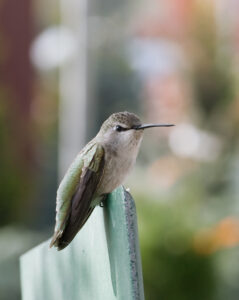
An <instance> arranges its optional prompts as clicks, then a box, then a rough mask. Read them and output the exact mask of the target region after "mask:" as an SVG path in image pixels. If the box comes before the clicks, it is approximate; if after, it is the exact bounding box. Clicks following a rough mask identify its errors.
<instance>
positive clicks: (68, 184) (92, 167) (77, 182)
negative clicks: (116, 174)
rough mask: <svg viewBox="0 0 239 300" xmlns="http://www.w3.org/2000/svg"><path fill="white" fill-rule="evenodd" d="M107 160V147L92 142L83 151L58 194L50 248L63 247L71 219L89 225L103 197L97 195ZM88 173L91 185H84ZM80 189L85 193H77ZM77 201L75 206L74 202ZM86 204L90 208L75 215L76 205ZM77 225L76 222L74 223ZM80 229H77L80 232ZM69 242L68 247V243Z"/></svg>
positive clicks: (67, 174)
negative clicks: (104, 163) (94, 210)
mask: <svg viewBox="0 0 239 300" xmlns="http://www.w3.org/2000/svg"><path fill="white" fill-rule="evenodd" d="M103 160H104V148H103V147H102V146H101V145H100V144H99V143H96V142H94V141H91V142H89V143H88V144H87V145H86V146H85V147H84V148H83V149H82V151H81V152H80V153H79V154H78V155H77V157H76V158H75V160H74V161H73V163H72V164H71V166H70V167H69V169H68V171H67V172H66V174H65V176H64V178H63V180H62V181H61V183H60V186H59V188H58V191H57V203H56V225H55V233H54V236H53V238H52V241H51V244H50V247H51V246H53V245H55V246H57V247H59V240H60V239H61V237H62V236H63V234H64V231H65V230H66V229H67V226H68V223H69V218H70V217H74V218H75V219H77V220H78V219H82V222H81V223H85V221H86V220H87V219H88V217H89V215H90V213H91V212H92V211H93V208H94V206H95V205H96V204H97V201H96V199H97V197H99V196H100V195H97V185H98V183H99V182H100V178H101V176H102V174H103V167H102V166H103V164H102V162H103ZM86 174H87V185H86V184H84V181H85V179H86V178H85V176H86ZM91 182H93V183H94V185H93V186H92V184H90V183H91ZM79 190H80V191H81V192H80V193H78V194H77V191H79ZM86 198H87V199H86ZM88 198H90V199H88ZM73 199H74V202H75V203H73ZM76 202H77V203H76ZM83 202H85V203H88V206H87V209H85V208H82V209H81V211H77V213H78V214H79V215H78V216H74V215H73V213H74V212H75V210H74V211H72V210H73V209H72V206H73V204H75V205H76V206H77V207H78V206H80V205H81V203H83ZM82 214H85V215H82ZM74 222H76V221H75V220H74ZM78 227H80V228H81V227H82V224H78ZM80 228H79V229H80ZM79 229H76V228H74V230H75V231H76V233H77V232H78V230H79ZM76 233H75V234H76ZM65 242H66V243H67V244H68V241H65Z"/></svg>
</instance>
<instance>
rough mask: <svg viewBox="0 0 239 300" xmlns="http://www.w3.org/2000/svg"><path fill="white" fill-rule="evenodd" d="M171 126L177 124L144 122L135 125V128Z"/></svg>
mask: <svg viewBox="0 0 239 300" xmlns="http://www.w3.org/2000/svg"><path fill="white" fill-rule="evenodd" d="M171 126H175V125H174V124H142V125H137V126H134V127H133V129H135V130H140V129H146V128H151V127H171Z"/></svg>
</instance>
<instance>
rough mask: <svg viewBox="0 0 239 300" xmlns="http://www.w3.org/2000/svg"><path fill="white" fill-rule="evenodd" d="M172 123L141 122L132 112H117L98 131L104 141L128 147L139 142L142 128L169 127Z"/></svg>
mask: <svg viewBox="0 0 239 300" xmlns="http://www.w3.org/2000/svg"><path fill="white" fill-rule="evenodd" d="M169 126H173V125H172V124H142V122H141V121H140V119H139V117H138V116H137V115H135V114H133V113H129V112H127V111H125V112H118V113H114V114H112V115H111V116H110V117H109V118H108V119H107V120H106V121H105V122H104V123H103V124H102V126H101V129H100V131H99V133H98V135H100V138H101V139H103V141H104V142H105V143H111V144H113V145H115V146H119V145H120V146H122V147H129V146H130V145H132V146H136V145H138V144H139V143H140V141H141V139H142V136H143V132H144V129H146V128H150V127H169Z"/></svg>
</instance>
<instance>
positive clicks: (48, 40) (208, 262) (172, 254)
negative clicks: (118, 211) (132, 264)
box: [0, 0, 239, 300]
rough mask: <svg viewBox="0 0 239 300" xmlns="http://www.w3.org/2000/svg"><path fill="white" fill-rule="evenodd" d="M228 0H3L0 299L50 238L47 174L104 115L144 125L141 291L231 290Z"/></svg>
mask: <svg viewBox="0 0 239 300" xmlns="http://www.w3.org/2000/svg"><path fill="white" fill-rule="evenodd" d="M238 10H239V2H238V1H235V0H203V1H202V0H191V1H190V0H168V1H163V0H141V1H134V0H131V1H124V0H122V1H116V0H97V1H96V0H92V1H88V3H87V0H81V1H75V0H69V1H64V0H62V1H60V2H59V1H56V0H42V1H39V0H38V1H37V0H22V1H17V0H2V1H1V3H0V70H1V72H0V170H1V172H0V186H1V188H0V201H1V202H0V299H1V300H5V299H8V300H16V299H20V280H19V265H18V259H19V255H21V254H22V253H24V252H25V251H27V250H29V249H30V248H31V247H33V246H35V245H37V244H38V243H40V242H42V241H44V239H46V238H49V237H50V235H51V234H52V233H53V226H54V219H55V194H56V189H57V184H58V181H59V180H60V179H61V178H62V176H63V174H64V172H65V170H66V169H67V166H68V165H69V163H70V162H71V161H72V159H73V158H74V156H75V155H76V153H77V152H78V151H79V150H80V149H81V147H82V146H83V145H84V144H85V143H86V142H87V141H88V140H89V139H91V138H92V137H93V136H94V135H95V134H96V132H97V131H98V129H99V126H100V124H101V122H102V121H103V120H104V119H105V118H107V117H108V116H109V115H110V114H111V113H113V112H116V111H124V110H128V111H131V112H135V113H137V114H138V115H139V116H140V117H141V119H142V120H143V121H144V122H168V123H174V124H176V126H175V127H174V128H168V129H167V128H164V129H160V130H157V129H152V130H149V131H147V133H146V134H145V137H144V140H143V143H142V148H141V151H140V154H139V157H138V160H137V166H136V167H135V169H134V171H133V173H132V174H131V176H130V177H129V178H128V180H127V182H126V183H125V185H126V187H128V186H129V187H130V189H131V193H132V194H133V196H134V199H135V200H136V205H137V212H138V223H139V234H140V244H141V245H140V246H141V254H142V263H143V275H144V285H145V294H146V299H150V300H156V299H162V300H163V299H165V300H174V299H177V300H179V299H181V300H191V299H195V300H197V299H200V300H201V299H204V300H225V299H230V300H236V299H239V284H238V283H239V248H238V243H239V215H238V214H239V202H238V197H237V196H236V195H238V194H239V185H238V179H239V150H238V143H239V141H238V130H239V89H238V86H239V85H238V81H239V70H238V65H239V54H238V53H239V18H238Z"/></svg>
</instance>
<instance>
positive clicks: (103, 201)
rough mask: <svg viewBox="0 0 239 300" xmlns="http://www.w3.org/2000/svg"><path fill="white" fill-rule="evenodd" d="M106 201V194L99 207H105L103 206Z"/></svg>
mask: <svg viewBox="0 0 239 300" xmlns="http://www.w3.org/2000/svg"><path fill="white" fill-rule="evenodd" d="M106 199H107V194H105V195H103V197H102V200H101V201H100V204H99V206H100V207H105V206H106V205H105V202H106Z"/></svg>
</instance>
